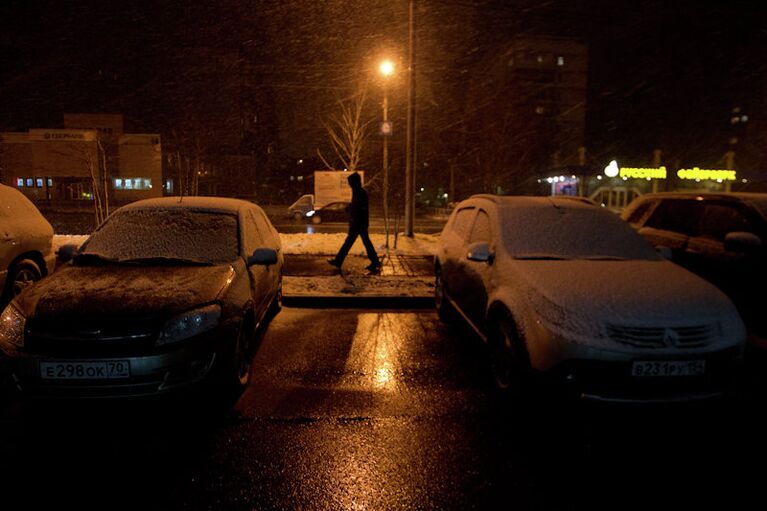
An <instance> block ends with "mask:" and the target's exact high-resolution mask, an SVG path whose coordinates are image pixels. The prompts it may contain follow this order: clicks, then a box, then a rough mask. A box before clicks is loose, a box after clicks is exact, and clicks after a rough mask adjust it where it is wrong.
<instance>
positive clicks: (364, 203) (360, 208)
mask: <svg viewBox="0 0 767 511" xmlns="http://www.w3.org/2000/svg"><path fill="white" fill-rule="evenodd" d="M346 179H347V181H349V186H350V187H351V188H352V202H351V204H349V233H348V234H347V235H346V240H344V244H343V245H341V248H340V249H339V250H338V254H336V256H335V257H333V258H331V259H328V263H330V264H331V265H333V266H335V267H336V268H340V267H341V265H342V264H343V262H344V259H345V258H346V254H348V253H349V250H350V249H351V248H352V245H354V242H355V240H356V239H357V236H359V237H360V238H362V243H363V245H365V251H367V254H368V259H370V264H369V265H368V266H367V267H366V269H367V270H368V271H370V272H371V273H378V272H380V271H381V261H379V260H378V254H376V249H375V247H374V246H373V243H371V241H370V236H368V194H367V192H366V191H365V190H364V189H363V188H362V179H361V178H360V175H359V174H358V173H357V172H354V173H352V174H350V175H349V177H348V178H346Z"/></svg>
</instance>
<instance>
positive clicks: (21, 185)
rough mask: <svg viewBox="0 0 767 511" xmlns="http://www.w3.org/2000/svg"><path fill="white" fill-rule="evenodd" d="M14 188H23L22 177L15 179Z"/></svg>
mask: <svg viewBox="0 0 767 511" xmlns="http://www.w3.org/2000/svg"><path fill="white" fill-rule="evenodd" d="M16 186H18V187H19V188H24V178H23V177H18V178H16Z"/></svg>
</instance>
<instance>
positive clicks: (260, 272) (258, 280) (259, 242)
mask: <svg viewBox="0 0 767 511" xmlns="http://www.w3.org/2000/svg"><path fill="white" fill-rule="evenodd" d="M240 228H241V232H242V243H243V248H244V253H245V261H246V262H247V260H248V258H249V257H250V256H252V255H253V253H254V252H255V251H256V249H257V248H262V247H264V246H265V243H264V237H263V235H262V234H261V231H260V229H259V228H258V224H257V222H256V216H255V215H254V214H253V210H252V209H247V210H244V211H241V213H240ZM247 266H248V276H249V277H250V290H251V296H252V297H253V308H254V311H253V312H254V313H255V316H256V319H257V320H259V321H260V319H261V318H262V317H263V315H264V313H265V311H266V308H267V307H268V306H269V302H270V299H271V296H272V289H271V284H270V278H269V267H267V266H264V265H261V264H249V265H247Z"/></svg>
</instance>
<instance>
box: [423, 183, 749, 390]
mask: <svg viewBox="0 0 767 511" xmlns="http://www.w3.org/2000/svg"><path fill="white" fill-rule="evenodd" d="M435 272H436V304H437V309H438V312H439V315H440V317H441V318H442V319H443V320H445V321H447V322H452V321H455V320H463V321H465V322H466V323H468V325H470V327H471V328H472V329H473V330H475V331H476V333H477V334H478V335H479V337H480V338H481V339H483V340H484V341H486V342H487V343H488V345H489V352H490V357H491V370H492V374H493V380H494V382H495V384H496V386H497V387H498V389H500V390H501V391H504V392H505V393H508V394H512V395H525V394H526V393H527V391H528V390H530V386H531V385H533V382H535V381H537V380H539V379H540V377H541V376H545V379H546V380H547V381H549V382H550V381H554V382H556V383H559V384H561V385H563V386H564V387H565V388H566V389H568V390H570V391H572V392H574V393H575V394H576V395H577V396H579V397H581V398H584V399H592V400H602V401H662V402H667V401H677V400H691V399H703V398H711V397H714V396H720V395H722V394H723V393H724V392H725V391H726V390H727V389H728V387H729V385H730V383H731V381H732V377H733V375H734V373H735V371H737V370H738V367H739V364H740V360H741V358H742V353H743V347H744V343H745V330H744V327H743V323H742V321H741V319H740V317H739V316H738V313H737V311H736V310H735V308H734V306H733V304H732V303H731V302H730V300H729V299H728V298H727V296H725V295H724V294H723V293H722V292H720V291H719V290H718V289H716V288H715V287H713V286H712V285H710V284H708V283H707V282H705V281H704V280H703V279H701V278H699V277H697V276H695V275H694V274H692V273H690V272H688V271H686V270H684V269H682V268H680V267H678V266H676V265H674V264H672V263H671V262H669V261H667V260H665V259H663V258H662V257H660V256H659V255H658V253H657V252H656V251H655V250H654V249H653V248H652V247H650V246H649V245H648V244H647V243H646V242H645V241H644V240H643V239H642V238H641V237H640V236H639V235H637V234H636V233H635V232H634V231H633V230H632V229H631V227H629V225H628V224H626V223H625V222H624V221H623V220H621V219H620V218H618V217H617V216H616V215H614V214H612V213H610V212H608V211H605V210H604V209H602V208H595V207H594V206H591V205H587V204H582V203H579V202H577V201H572V200H563V199H557V198H549V197H499V196H492V195H477V196H473V197H471V198H470V199H468V200H465V201H463V202H461V203H460V204H459V205H458V206H457V207H456V208H455V210H454V211H453V213H452V215H451V217H450V219H449V220H448V223H447V224H446V226H445V228H444V230H443V231H442V235H441V238H440V241H439V243H438V246H437V249H436V257H435Z"/></svg>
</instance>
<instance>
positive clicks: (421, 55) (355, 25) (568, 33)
mask: <svg viewBox="0 0 767 511" xmlns="http://www.w3.org/2000/svg"><path fill="white" fill-rule="evenodd" d="M417 3H418V11H417V13H418V20H417V21H418V57H417V58H418V69H419V75H418V88H419V98H418V100H419V121H420V122H419V140H421V142H419V143H420V145H419V154H420V155H422V157H423V158H424V159H436V160H439V159H440V153H441V152H444V151H445V148H444V144H439V143H437V142H435V140H440V138H441V137H443V129H444V128H445V127H446V126H448V125H449V124H450V123H452V122H455V119H456V117H457V116H460V115H461V114H460V112H461V107H462V101H463V100H464V92H465V90H466V86H467V82H468V81H471V80H472V79H475V78H476V76H475V73H476V72H477V69H478V68H477V67H476V66H477V63H479V62H482V61H483V60H485V59H488V58H492V55H493V54H494V52H496V53H497V52H499V51H502V48H503V46H504V44H505V42H506V41H508V40H509V38H510V37H512V36H514V35H521V34H553V35H557V36H564V37H573V38H576V39H578V40H581V41H584V42H586V43H587V44H588V45H589V62H590V67H589V77H588V78H589V91H588V103H587V104H588V108H587V126H586V137H587V138H586V146H587V148H588V152H589V155H590V158H591V159H592V160H593V161H595V162H598V161H602V160H605V159H608V160H609V159H612V158H615V157H618V158H623V159H624V160H627V161H632V162H634V163H636V164H637V165H642V164H647V163H649V159H650V158H651V153H652V150H653V149H654V148H661V149H663V151H664V157H665V158H668V159H669V160H677V161H681V162H684V163H690V164H692V163H696V164H705V165H712V166H713V165H715V164H716V163H717V160H718V159H720V158H721V156H722V154H723V153H724V152H725V151H726V150H727V148H728V140H729V138H731V136H732V134H733V130H732V128H731V126H730V124H729V122H728V121H729V117H730V111H731V109H732V108H733V107H734V106H740V107H741V108H742V109H743V112H745V113H747V114H748V116H749V123H748V125H747V128H746V130H745V131H741V132H739V133H737V135H738V136H739V137H740V140H739V145H738V146H737V149H738V159H737V161H738V164H739V165H740V166H741V167H742V168H748V169H749V170H751V171H755V170H761V169H766V170H767V161H765V157H764V155H763V154H762V153H763V151H762V148H763V147H767V124H766V123H765V122H764V120H763V119H764V118H765V115H767V100H766V99H765V94H764V91H765V90H767V63H766V61H765V59H764V56H763V52H764V49H765V48H767V8H766V7H764V4H762V3H759V5H758V6H755V5H751V4H749V3H745V2H744V3H739V2H701V1H692V0H688V1H676V2H669V1H666V2H663V1H651V0H643V1H634V2H621V1H583V0H574V1H573V0H570V1H564V0H563V1H544V0H538V1H499V0H495V1H493V0H476V1H471V0H456V1H453V0H444V1H436V0H431V1H426V0H422V1H419V2H417ZM0 20H1V21H0V24H2V25H1V26H0V61H1V62H2V67H1V68H0V114H1V115H0V130H4V131H8V130H26V129H29V128H34V127H57V126H60V125H61V123H62V113H63V112H74V111H80V112H110V113H115V112H116V113H123V114H124V115H125V118H126V129H127V130H128V131H136V132H160V133H163V135H164V136H166V135H167V133H168V131H169V130H170V129H171V128H172V127H174V126H175V127H177V128H178V127H179V126H185V125H190V124H191V123H194V122H197V123H202V122H206V123H208V121H207V118H208V117H210V116H214V117H216V116H218V117H221V118H220V119H218V118H217V119H214V120H213V121H212V122H210V123H208V124H210V125H212V126H221V130H224V131H225V130H227V129H230V130H233V131H234V130H236V127H235V126H233V125H231V124H232V123H231V122H229V121H228V120H227V118H226V117H227V115H229V114H231V113H233V112H234V113H236V112H240V111H242V110H243V109H244V108H247V107H248V105H257V106H253V109H254V111H257V112H258V113H257V115H256V117H258V119H257V122H258V124H259V127H260V128H259V129H261V131H259V132H258V133H260V135H258V136H259V137H263V138H270V139H274V141H275V144H276V146H277V147H278V150H279V151H280V152H281V153H283V154H284V155H285V156H290V157H301V156H307V155H311V154H313V153H314V151H315V149H316V147H318V145H320V144H322V143H323V142H322V141H323V140H324V139H325V137H324V133H323V130H322V128H321V125H320V119H321V118H322V116H323V112H327V111H328V110H329V109H332V108H333V104H334V102H335V101H336V100H337V99H339V98H342V97H344V95H345V94H348V91H349V85H350V84H352V83H354V82H356V81H359V80H360V79H366V78H369V79H370V80H371V83H373V85H375V82H374V78H375V77H372V69H373V68H374V64H375V62H376V61H377V60H378V59H379V58H380V56H382V55H393V56H394V58H395V60H397V61H398V63H400V64H402V65H404V59H405V56H406V51H407V2H405V1H404V0H387V1H383V0H371V1H366V2H361V1H360V2H355V1H348V2H347V1H341V0H329V1H326V2H316V1H250V2H247V1H237V2H234V1H230V0H219V1H216V2H212V1H205V2H183V1H137V2H95V1H93V2H52V1H38V2H34V1H5V2H3V4H2V6H1V7H0ZM234 54H237V55H240V56H243V55H244V56H245V64H246V69H247V75H248V79H247V86H248V87H250V89H249V91H251V92H248V94H246V96H247V97H245V99H243V96H242V95H240V96H238V97H239V99H238V102H239V104H231V98H232V97H235V96H237V93H238V91H239V92H241V90H242V88H243V83H242V77H241V74H242V73H240V75H239V77H238V78H237V79H236V80H234V79H232V78H231V76H233V75H237V73H238V72H239V71H237V70H240V71H241V70H242V67H240V66H241V65H242V62H240V61H238V62H229V61H227V58H228V57H227V56H231V55H234ZM195 81H196V82H198V83H203V84H204V87H201V88H200V90H192V88H191V87H190V85H189V84H190V83H192V82H195ZM371 91H372V92H371V96H377V95H378V93H379V92H378V91H379V89H376V88H371ZM390 91H391V92H390V94H391V112H392V113H391V115H392V118H393V119H394V120H395V126H398V127H401V128H402V129H403V131H404V115H405V93H406V88H405V85H404V77H403V76H402V75H400V76H399V77H398V79H397V80H396V81H395V82H394V83H392V84H390ZM376 101H380V100H378V99H376ZM372 104H373V106H372V107H371V108H378V103H376V102H375V101H374V102H373V103H372ZM243 105H245V106H243ZM463 106H465V105H463ZM212 112H217V113H215V114H213V113H212ZM254 115H255V114H254ZM206 116H207V117H206ZM201 119H202V120H201ZM393 144H394V146H393V154H394V156H393V158H394V160H395V163H396V158H397V142H396V141H393Z"/></svg>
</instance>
